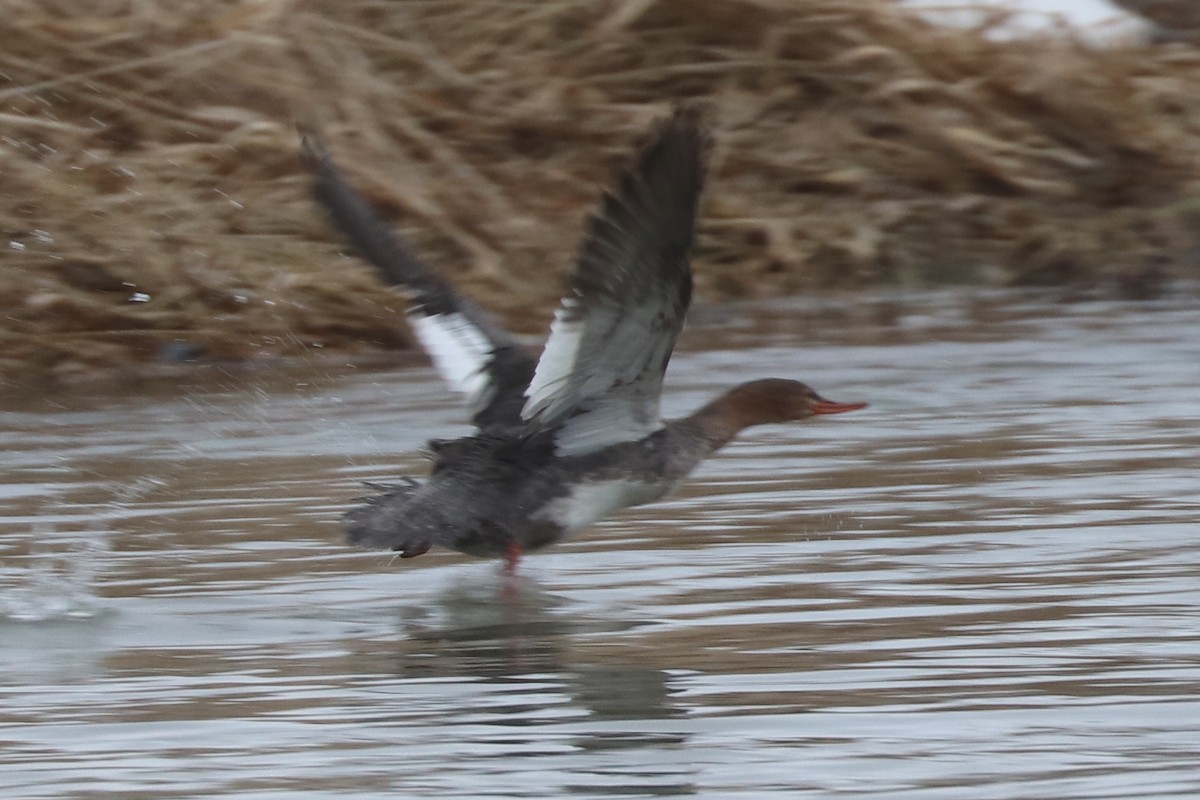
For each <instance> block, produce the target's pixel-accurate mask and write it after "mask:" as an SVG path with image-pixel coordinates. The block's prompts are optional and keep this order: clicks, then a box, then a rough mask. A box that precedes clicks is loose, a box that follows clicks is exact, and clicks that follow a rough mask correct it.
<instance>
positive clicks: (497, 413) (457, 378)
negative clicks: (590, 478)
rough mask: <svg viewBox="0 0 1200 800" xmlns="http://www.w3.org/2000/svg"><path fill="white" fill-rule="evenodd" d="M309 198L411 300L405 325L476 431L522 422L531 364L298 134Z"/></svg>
mask: <svg viewBox="0 0 1200 800" xmlns="http://www.w3.org/2000/svg"><path fill="white" fill-rule="evenodd" d="M302 138H303V145H304V153H305V157H306V161H307V163H308V164H309V166H310V168H311V169H312V173H313V178H314V184H313V194H314V196H315V197H316V199H317V202H318V203H320V204H321V206H322V207H324V209H325V210H326V212H328V214H329V217H330V219H331V220H332V221H333V224H334V226H335V227H336V228H337V229H338V230H339V231H341V232H342V234H343V235H344V236H345V237H346V239H347V240H349V242H350V243H351V244H352V245H353V246H354V247H355V249H356V250H357V251H358V252H359V253H360V254H361V255H362V257H363V258H364V259H366V260H367V261H368V262H370V263H371V264H373V265H374V266H375V268H376V269H377V270H378V272H379V274H380V276H381V277H382V278H383V280H384V281H386V282H387V283H388V284H389V285H391V286H396V287H400V288H403V289H405V290H407V292H408V293H409V294H410V295H411V300H412V303H411V306H410V307H409V309H408V319H409V322H410V324H411V325H412V327H413V331H414V332H415V333H416V335H417V338H418V339H419V340H420V341H421V344H422V345H423V346H424V347H425V349H426V351H428V352H429V355H430V357H431V358H432V359H433V361H434V365H435V366H436V367H437V369H438V371H439V372H440V373H441V374H442V376H443V377H444V378H445V379H446V380H447V382H449V383H450V384H451V386H452V387H453V388H455V389H456V390H458V391H460V392H463V393H464V394H465V395H466V396H467V401H468V404H469V405H470V407H471V410H472V412H473V416H472V421H473V422H474V423H475V424H476V425H478V426H479V427H481V428H482V427H489V426H492V425H513V424H517V423H518V422H519V421H520V411H521V408H522V406H523V405H524V403H525V389H526V387H527V386H528V385H529V381H530V379H531V377H532V376H533V370H534V359H533V357H532V356H531V355H530V354H529V352H528V351H526V350H525V348H523V347H522V346H521V345H519V344H518V343H517V342H516V341H515V340H514V339H513V338H512V336H511V335H510V334H509V333H508V332H507V331H505V330H504V329H503V328H502V327H500V326H499V325H498V324H497V323H496V322H495V321H494V320H493V319H492V318H491V317H490V316H489V315H488V314H487V313H486V312H485V311H483V309H481V308H479V307H478V306H477V305H475V304H474V303H473V302H471V301H470V300H469V299H467V298H466V297H464V296H462V295H461V294H459V293H458V292H456V291H455V290H454V289H453V287H451V286H450V285H449V284H448V283H446V282H445V281H444V280H442V279H441V278H440V277H438V276H437V275H436V274H435V273H434V272H433V271H432V270H430V269H429V268H428V267H427V266H426V265H425V264H423V263H422V262H421V261H420V259H418V258H417V257H416V256H415V255H413V253H412V252H411V251H410V250H409V249H408V247H407V246H405V244H404V243H403V241H402V240H401V239H400V238H399V237H398V236H397V235H396V234H395V233H393V231H392V230H391V228H390V227H389V226H388V225H387V224H386V223H384V221H383V220H381V219H380V218H379V216H378V215H377V214H376V213H375V210H374V209H373V208H372V207H371V205H370V203H369V202H367V199H366V198H365V197H363V196H362V194H361V193H359V191H358V190H357V189H355V188H354V187H353V186H352V185H351V184H350V182H349V181H348V180H347V179H346V177H345V175H344V174H343V173H342V171H341V170H340V169H339V168H338V166H337V165H336V164H335V163H334V161H333V159H332V157H331V156H330V155H329V153H328V151H327V150H326V149H325V148H324V146H323V145H322V144H321V143H320V141H319V140H318V139H317V138H316V136H315V135H313V134H312V133H310V132H302Z"/></svg>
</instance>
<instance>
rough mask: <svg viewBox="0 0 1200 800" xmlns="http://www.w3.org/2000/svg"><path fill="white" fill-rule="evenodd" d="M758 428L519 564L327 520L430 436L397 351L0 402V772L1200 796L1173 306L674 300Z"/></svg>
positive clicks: (382, 785) (1195, 326) (679, 370)
mask: <svg viewBox="0 0 1200 800" xmlns="http://www.w3.org/2000/svg"><path fill="white" fill-rule="evenodd" d="M695 316H696V317H697V322H698V324H697V325H695V326H694V327H693V328H691V329H690V332H689V334H688V335H687V336H686V337H685V340H684V342H683V346H682V349H681V352H680V353H679V354H678V355H677V357H676V359H675V361H674V363H673V365H672V369H671V372H670V374H669V376H668V390H667V391H668V396H667V398H666V401H665V404H666V407H667V411H668V412H670V413H680V412H683V411H686V410H687V409H690V408H692V407H694V406H696V405H698V404H699V403H701V402H702V401H703V400H705V399H707V398H708V397H709V396H710V395H711V394H713V393H715V392H716V391H718V390H719V389H720V388H723V387H726V386H728V385H730V384H733V383H736V382H738V381H741V380H746V379H750V378H754V377H761V376H764V375H778V376H785V377H799V378H802V379H805V380H807V381H809V382H810V383H812V384H813V385H814V386H816V387H817V388H818V389H820V390H821V391H822V392H823V393H824V394H826V395H828V396H829V397H831V398H833V399H838V400H846V401H854V400H868V401H870V402H871V404H872V405H871V408H870V409H868V410H866V411H862V412H858V413H855V414H848V415H844V416H837V417H831V418H826V419H821V420H815V421H812V422H810V423H807V424H798V425H792V426H778V427H764V428H759V429H754V430H752V431H750V432H749V434H748V435H746V436H745V437H744V438H743V439H742V440H740V441H739V442H738V443H737V444H735V445H733V446H731V447H730V448H728V449H727V450H725V451H724V452H723V453H722V454H721V455H720V456H719V457H718V458H715V459H714V460H712V461H711V462H709V463H708V464H706V465H705V466H704V467H703V468H702V469H701V470H700V471H699V472H698V473H697V475H696V476H695V479H694V480H693V481H692V482H691V483H690V484H688V485H687V486H686V487H685V488H684V490H682V491H681V492H680V493H679V494H678V495H676V496H675V497H674V498H672V499H670V500H668V501H665V502H661V503H658V504H655V505H651V506H647V507H645V508H641V509H634V510H631V511H628V512H625V513H623V514H622V515H620V516H619V517H616V518H614V519H612V520H610V521H608V522H605V523H603V524H601V525H598V526H596V527H595V528H593V529H591V530H590V531H588V532H587V533H586V534H585V535H582V536H580V537H578V538H577V539H575V540H573V541H571V542H567V543H564V544H562V545H559V546H557V547H555V548H553V549H551V550H548V551H545V552H544V553H542V554H538V555H534V556H531V557H530V558H528V559H527V560H526V561H525V563H524V565H523V569H522V574H521V576H520V578H519V579H518V580H517V581H515V582H512V581H507V580H505V579H504V577H503V576H502V575H501V573H500V572H499V570H498V569H497V568H496V565H495V564H493V563H491V562H486V561H476V560H472V559H470V558H467V557H464V556H459V555H456V554H450V553H430V554H428V555H426V556H423V557H421V558H419V559H414V560H410V561H401V560H399V559H392V558H389V557H388V556H387V555H386V554H382V555H381V554H376V553H360V552H357V551H354V550H351V549H348V548H347V547H345V546H343V544H342V543H341V541H340V532H339V527H338V522H337V518H338V515H339V514H340V513H341V511H342V510H343V509H344V508H345V507H346V505H347V504H348V503H349V502H350V501H351V500H352V499H353V498H354V497H355V496H356V495H357V494H358V493H359V488H358V482H359V481H360V480H363V479H386V478H389V477H391V476H394V475H395V474H397V473H413V474H418V475H419V474H420V473H421V471H422V470H423V469H424V465H423V462H422V459H421V457H420V455H419V453H418V452H417V451H418V450H419V448H420V445H421V444H422V442H423V441H424V440H425V439H426V438H428V437H430V436H438V437H444V436H451V435H455V434H457V433H460V432H464V431H465V430H466V426H465V425H464V424H463V419H464V414H463V413H462V412H461V410H460V409H459V408H458V406H457V405H456V404H455V403H454V402H453V400H452V399H450V398H449V396H448V395H447V394H446V392H445V390H444V389H443V388H442V386H441V385H440V384H439V383H438V381H437V380H436V378H435V376H434V375H433V373H432V372H431V371H430V370H429V369H428V368H426V367H423V366H419V365H418V366H406V367H396V368H393V369H386V370H383V369H374V370H357V371H355V370H344V369H343V370H336V371H335V370H330V369H329V368H328V365H327V364H325V366H320V365H318V364H313V365H310V367H309V368H306V369H303V370H295V369H288V370H283V369H278V370H276V369H271V370H261V369H260V370H252V371H237V372H221V371H212V370H210V371H206V372H203V373H202V374H200V375H198V376H197V377H196V378H195V379H194V380H191V381H187V382H183V383H178V382H176V383H172V384H171V385H161V384H149V385H141V386H131V387H130V388H129V390H128V391H126V392H122V393H120V394H104V393H98V392H93V393H89V394H86V395H85V394H83V393H75V394H68V393H56V394H55V395H53V396H47V397H40V398H9V399H8V400H6V401H5V403H4V406H3V409H4V410H3V411H0V453H2V456H0V795H3V796H4V797H22V798H26V797H27V798H33V797H37V798H66V797H105V798H183V797H187V798H209V797H224V796H235V795H236V796H237V797H239V798H247V799H249V798H285V797H305V798H321V797H329V798H334V797H351V796H352V797H356V798H362V797H375V796H378V797H384V796H388V797H397V796H446V797H495V798H500V797H514V798H515V797H563V796H577V797H582V798H604V797H671V796H699V797H713V798H739V797H745V798H769V797H778V798H794V797H813V798H826V797H837V796H845V797H854V798H862V797H886V798H980V799H981V800H982V799H983V798H988V799H989V800H994V799H995V798H1031V799H1032V798H1039V799H1040V800H1045V799H1046V798H1083V797H1089V798H1098V797H1114V798H1127V797H1138V798H1155V797H1178V798H1184V797H1189V798H1190V797H1195V796H1197V795H1200V638H1198V631H1200V614H1198V607H1200V576H1198V568H1197V563H1198V561H1200V524H1198V521H1200V499H1198V493H1197V488H1198V485H1200V478H1198V473H1200V400H1198V387H1200V337H1198V336H1197V332H1200V303H1197V302H1195V301H1191V300H1187V301H1184V300H1176V301H1171V302H1163V303H1156V304H1140V305H1135V304H1123V303H1099V302H1084V303H1074V304H1062V303H1050V302H1039V301H1033V300H1028V299H1025V298H1023V297H1021V296H1014V295H994V294H982V295H981V294H970V295H960V294H942V295H927V296H914V297H894V298H888V299H876V300H872V301H866V302H863V301H858V302H855V303H850V302H848V301H847V302H846V303H845V304H841V303H838V302H836V301H823V303H822V304H821V305H805V304H798V303H789V304H780V305H777V306H766V307H754V308H735V309H707V310H706V309H700V310H699V313H698V314H696V315H695Z"/></svg>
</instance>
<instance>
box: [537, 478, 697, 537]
mask: <svg viewBox="0 0 1200 800" xmlns="http://www.w3.org/2000/svg"><path fill="white" fill-rule="evenodd" d="M673 488H674V486H673V485H671V484H661V483H644V482H642V481H627V480H616V481H601V482H595V483H585V484H581V485H579V486H576V487H575V488H574V489H573V490H572V491H571V493H570V494H569V495H567V496H566V497H562V498H559V499H558V500H554V501H552V502H550V503H547V504H546V506H545V507H544V508H543V509H541V510H540V511H538V512H537V514H536V515H535V516H536V517H538V518H539V519H546V520H549V521H551V522H554V523H555V524H557V525H561V526H562V527H563V528H565V529H566V530H567V532H572V531H577V530H579V529H580V528H586V527H587V526H588V525H591V524H592V523H593V522H596V521H597V520H599V519H602V518H604V517H607V516H608V515H609V514H611V513H613V512H614V511H619V510H620V509H622V508H628V507H629V506H636V505H641V504H642V503H649V502H650V501H651V500H657V499H658V498H660V497H662V496H663V495H665V494H667V493H668V492H670V491H671V489H673Z"/></svg>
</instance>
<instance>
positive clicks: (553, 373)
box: [522, 108, 708, 454]
mask: <svg viewBox="0 0 1200 800" xmlns="http://www.w3.org/2000/svg"><path fill="white" fill-rule="evenodd" d="M707 146H708V138H707V136H706V135H705V133H704V131H703V130H702V128H701V125H700V117H699V113H698V112H697V111H696V110H695V109H690V108H684V109H680V110H678V111H676V112H675V114H674V115H673V116H671V117H670V118H669V119H667V120H665V121H664V122H663V123H661V124H660V126H659V127H658V128H656V129H655V131H654V133H653V135H652V137H651V140H650V142H649V144H648V145H647V146H646V147H645V148H644V149H643V150H642V151H641V152H640V154H639V156H638V157H637V159H636V160H635V162H634V164H633V165H632V167H631V168H629V169H628V170H626V171H625V172H624V173H623V174H622V175H621V177H620V179H619V181H618V185H617V187H616V189H615V191H614V192H612V193H609V194H606V195H605V197H604V200H603V202H602V204H601V207H600V210H599V212H598V213H597V214H596V216H595V217H594V218H593V219H592V221H591V225H590V228H589V230H588V233H587V236H586V237H585V239H584V242H583V247H582V251H581V253H580V255H579V260H578V262H577V263H576V266H575V269H574V272H573V274H572V276H571V291H570V293H569V294H568V295H567V297H566V298H564V300H563V302H562V305H561V306H560V307H559V310H558V313H557V314H556V315H555V319H554V323H553V325H552V326H551V333H550V338H549V340H548V341H547V342H546V347H545V349H544V350H543V352H542V357H541V360H540V361H539V362H538V365H537V371H536V372H535V374H534V377H533V380H532V382H531V383H530V385H529V389H528V392H527V395H528V400H527V402H526V404H525V408H524V410H523V412H522V416H523V417H524V418H525V419H526V420H528V421H530V422H531V423H533V424H534V425H537V426H539V427H543V428H551V427H556V426H561V428H560V430H559V431H558V433H557V437H556V445H557V448H558V452H559V453H563V454H581V453H586V452H590V451H592V450H596V449H599V448H602V447H605V446H608V445H611V444H616V443H619V442H623V441H631V440H635V439H640V438H642V437H644V436H645V435H647V434H648V433H650V432H651V431H653V430H655V429H657V428H658V427H659V426H660V425H661V422H660V419H659V396H660V394H661V391H662V377H663V372H664V371H665V370H666V367H667V361H668V360H669V359H670V357H671V351H672V350H673V349H674V347H675V340H676V338H677V337H678V335H679V330H680V328H682V326H683V320H684V315H685V314H686V312H687V307H688V303H689V301H690V300H691V291H692V273H691V267H690V265H689V263H688V252H689V250H690V249H691V246H692V241H693V238H694V230H695V224H696V207H697V204H698V202H699V197H700V191H701V189H702V188H703V182H704V160H705V155H706V151H707Z"/></svg>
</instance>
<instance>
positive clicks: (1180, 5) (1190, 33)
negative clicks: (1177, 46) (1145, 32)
mask: <svg viewBox="0 0 1200 800" xmlns="http://www.w3.org/2000/svg"><path fill="white" fill-rule="evenodd" d="M1112 2H1113V4H1114V5H1118V6H1120V7H1121V8H1124V9H1125V10H1126V11H1129V12H1130V13H1133V14H1137V15H1138V16H1141V17H1145V18H1146V19H1148V20H1150V21H1151V22H1153V23H1154V24H1155V25H1156V26H1157V27H1158V31H1159V34H1160V35H1161V37H1162V38H1166V39H1189V40H1200V3H1198V2H1196V0H1112Z"/></svg>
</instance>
